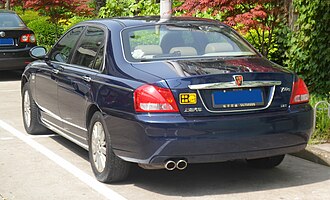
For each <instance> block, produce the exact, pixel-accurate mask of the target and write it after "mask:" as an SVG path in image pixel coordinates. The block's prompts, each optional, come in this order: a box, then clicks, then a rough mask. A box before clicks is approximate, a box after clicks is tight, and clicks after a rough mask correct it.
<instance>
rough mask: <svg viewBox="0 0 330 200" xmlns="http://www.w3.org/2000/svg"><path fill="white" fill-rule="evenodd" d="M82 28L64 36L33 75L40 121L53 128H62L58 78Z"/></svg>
mask: <svg viewBox="0 0 330 200" xmlns="http://www.w3.org/2000/svg"><path fill="white" fill-rule="evenodd" d="M83 28H84V27H78V28H74V29H72V30H70V31H69V32H68V33H67V34H66V35H64V36H63V37H62V38H61V39H60V40H59V41H58V43H57V44H56V45H55V46H54V47H53V49H52V50H51V52H50V53H49V55H48V58H49V60H47V61H45V62H44V63H40V65H42V66H40V68H39V69H38V71H37V72H36V74H35V87H36V100H37V103H38V106H39V107H40V108H41V115H42V120H43V121H44V122H45V123H47V124H49V125H51V126H53V127H55V128H62V127H63V125H62V120H61V118H60V114H59V109H58V77H59V74H60V72H61V70H62V65H64V64H66V63H67V62H68V61H69V59H70V56H71V54H72V50H73V47H74V46H75V44H76V42H77V41H78V39H79V37H80V34H81V32H82V31H83Z"/></svg>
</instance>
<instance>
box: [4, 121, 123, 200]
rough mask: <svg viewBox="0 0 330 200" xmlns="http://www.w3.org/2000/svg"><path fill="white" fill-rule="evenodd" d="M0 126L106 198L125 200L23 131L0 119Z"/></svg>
mask: <svg viewBox="0 0 330 200" xmlns="http://www.w3.org/2000/svg"><path fill="white" fill-rule="evenodd" d="M0 127H1V128H3V129H5V130H6V131H8V132H10V133H11V134H12V135H14V136H15V137H17V138H18V139H20V140H22V141H23V142H25V143H26V144H28V145H29V146H31V147H32V148H34V149H35V150H36V151H38V152H40V153H42V154H43V155H45V156H46V157H47V158H49V159H50V160H52V161H53V162H55V163H56V164H57V165H59V166H61V167H62V168H63V169H65V170H66V171H68V172H69V173H71V174H72V175H74V176H75V177H77V178H78V179H80V180H81V181H82V182H83V183H85V184H87V185H88V186H89V187H91V188H92V189H94V190H95V191H97V192H98V193H100V194H102V195H103V196H105V197H106V198H108V199H111V200H125V199H126V198H124V197H123V196H121V195H120V194H118V193H117V192H115V191H113V190H111V189H110V188H108V187H107V186H106V185H104V184H103V183H100V182H98V181H97V180H96V179H95V178H94V177H91V176H89V175H88V174H86V173H85V172H83V171H82V170H80V169H79V168H77V167H76V166H74V165H73V164H71V163H70V162H68V161H67V160H65V159H63V158H62V157H60V156H59V155H57V154H55V153H54V152H52V151H51V150H49V149H47V148H46V147H45V146H43V145H41V144H39V143H38V142H36V141H34V140H33V139H31V138H30V137H28V136H26V135H25V134H24V133H22V132H20V131H18V130H17V129H15V128H14V127H12V126H11V125H9V124H7V123H6V122H4V121H2V120H0Z"/></svg>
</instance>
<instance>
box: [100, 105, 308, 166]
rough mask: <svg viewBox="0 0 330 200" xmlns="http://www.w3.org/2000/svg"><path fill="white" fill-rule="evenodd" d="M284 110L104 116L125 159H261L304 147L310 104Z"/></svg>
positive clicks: (150, 161)
mask: <svg viewBox="0 0 330 200" xmlns="http://www.w3.org/2000/svg"><path fill="white" fill-rule="evenodd" d="M290 109H291V110H290V111H288V112H273V113H264V114H256V113H252V114H244V115H231V116H221V117H212V118H198V119H197V118H183V117H182V116H181V115H179V114H175V115H174V114H168V115H166V116H165V115H137V116H135V117H136V118H135V119H134V120H132V119H131V120H129V119H123V118H119V117H113V116H109V115H108V116H107V117H106V122H107V124H108V129H109V132H110V135H111V136H110V137H111V143H112V146H113V148H114V152H115V154H116V155H117V156H119V157H121V158H122V159H124V160H126V161H130V162H136V163H143V164H162V163H164V162H166V160H168V159H176V158H180V159H181V158H184V159H186V160H187V161H188V163H207V162H220V161H226V160H233V159H253V158H262V157H268V156H274V155H280V154H286V153H293V152H297V151H299V150H302V149H304V148H305V146H306V144H307V142H308V139H309V137H310V134H311V132H312V126H313V110H312V108H311V107H310V106H309V105H299V106H293V107H291V108H290Z"/></svg>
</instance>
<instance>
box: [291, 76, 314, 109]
mask: <svg viewBox="0 0 330 200" xmlns="http://www.w3.org/2000/svg"><path fill="white" fill-rule="evenodd" d="M307 102H309V92H308V88H307V86H306V84H305V82H304V81H303V80H302V79H301V78H298V80H297V81H296V82H294V83H293V86H292V94H291V99H290V104H300V103H307Z"/></svg>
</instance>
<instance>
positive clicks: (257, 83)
mask: <svg viewBox="0 0 330 200" xmlns="http://www.w3.org/2000/svg"><path fill="white" fill-rule="evenodd" d="M133 66H134V67H136V68H138V69H140V70H143V71H145V72H146V73H150V74H153V75H154V76H158V77H159V78H160V79H162V80H165V81H166V83H167V85H168V86H169V88H170V89H171V90H172V93H173V95H174V98H175V100H176V102H177V104H178V107H179V110H180V112H181V114H182V115H183V116H213V115H219V114H221V115H226V114H238V113H242V112H243V113H245V112H272V111H279V110H287V109H288V105H289V102H290V96H291V90H292V83H293V78H294V75H293V74H292V73H291V72H290V71H288V70H285V69H283V68H282V67H280V66H278V65H276V64H274V63H272V62H270V61H268V60H266V59H264V58H259V57H258V58H256V57H254V58H227V59H212V60H211V59H207V60H193V61H186V60H177V61H166V62H150V63H136V64H133Z"/></svg>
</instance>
